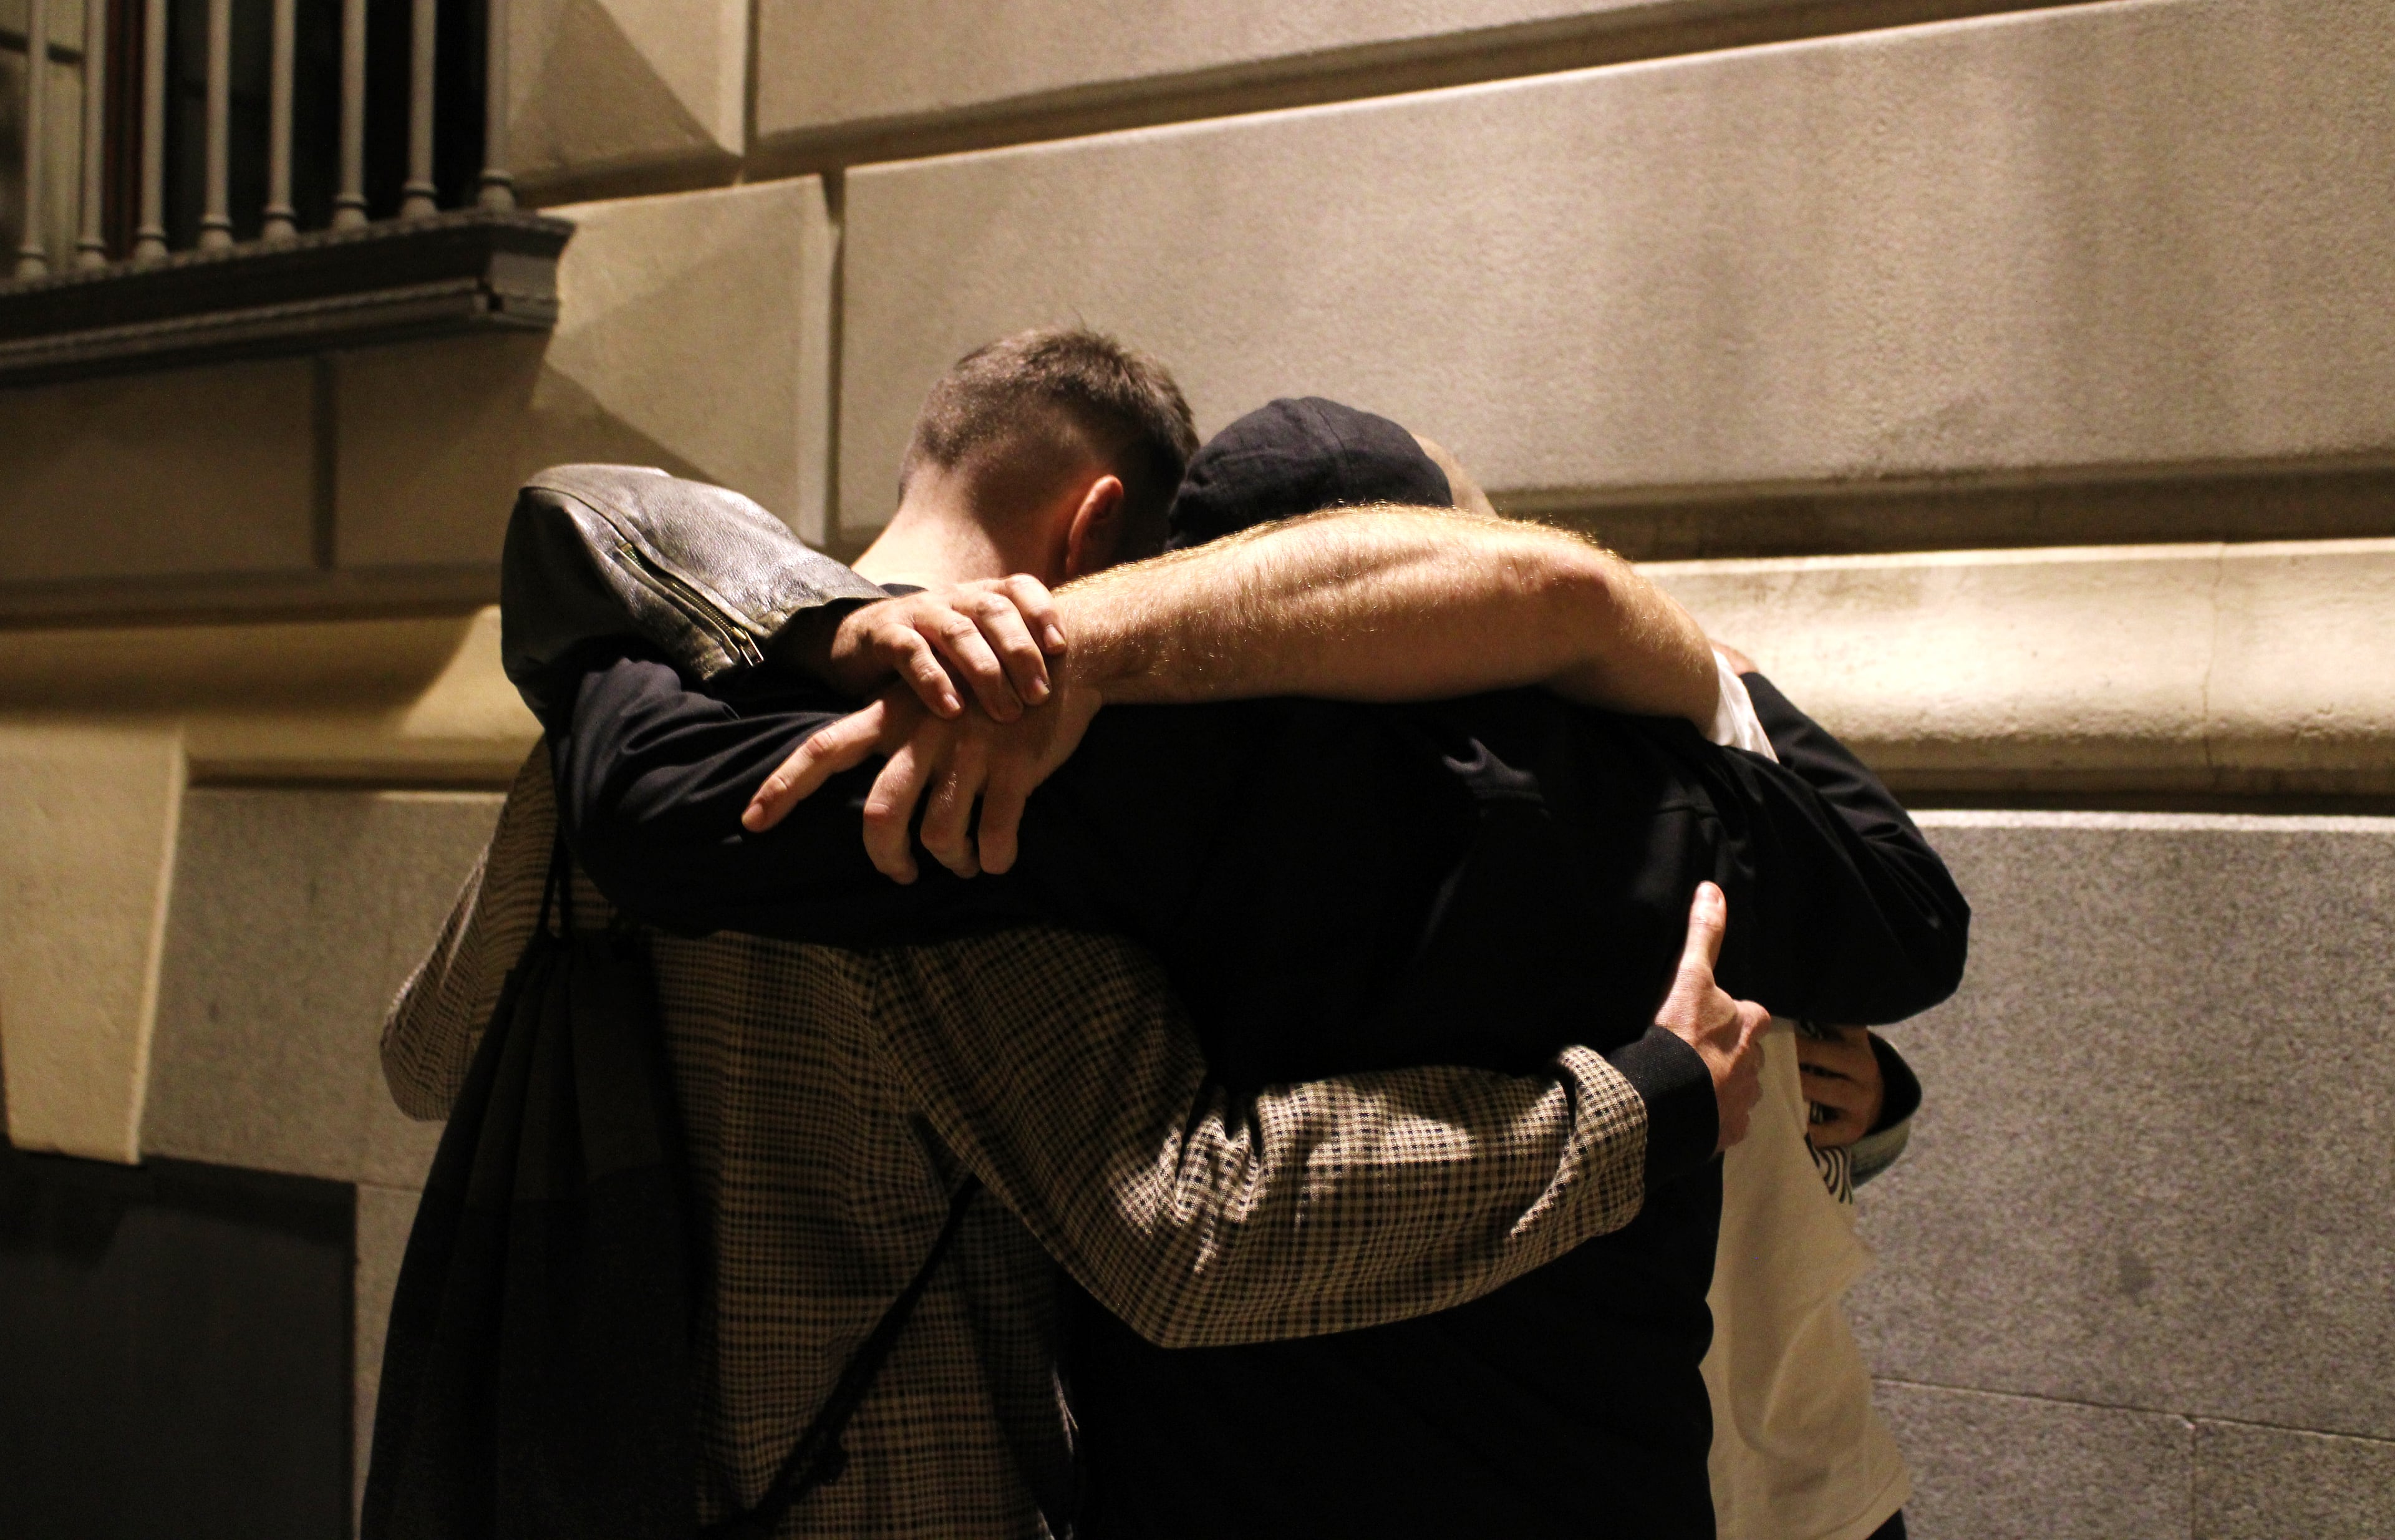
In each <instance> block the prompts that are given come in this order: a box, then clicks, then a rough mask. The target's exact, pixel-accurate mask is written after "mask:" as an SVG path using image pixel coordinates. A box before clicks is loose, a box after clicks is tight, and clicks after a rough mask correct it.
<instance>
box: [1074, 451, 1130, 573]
mask: <svg viewBox="0 0 2395 1540" xmlns="http://www.w3.org/2000/svg"><path fill="white" fill-rule="evenodd" d="M1122 538H1123V484H1122V478H1121V477H1120V476H1113V475H1106V476H1100V477H1099V478H1098V479H1097V480H1096V481H1093V482H1092V483H1091V484H1090V488H1089V490H1088V491H1086V492H1084V493H1082V494H1081V505H1080V506H1079V507H1078V508H1076V509H1075V510H1073V517H1072V519H1071V521H1070V522H1069V523H1067V524H1065V581H1066V582H1070V581H1072V580H1073V579H1074V578H1086V577H1088V576H1089V575H1090V574H1091V573H1092V572H1103V571H1105V569H1106V568H1107V567H1110V566H1112V565H1114V564H1115V562H1116V561H1117V559H1118V556H1117V553H1118V551H1119V550H1120V548H1121V545H1122Z"/></svg>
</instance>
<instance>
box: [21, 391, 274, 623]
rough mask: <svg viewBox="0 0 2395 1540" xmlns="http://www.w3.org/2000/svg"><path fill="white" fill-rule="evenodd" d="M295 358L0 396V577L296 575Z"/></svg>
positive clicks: (38, 579)
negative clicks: (1, 555)
mask: <svg viewBox="0 0 2395 1540" xmlns="http://www.w3.org/2000/svg"><path fill="white" fill-rule="evenodd" d="M312 400H313V384H312V373H311V365H310V364H309V363H308V361H307V360H305V359H280V360H273V361H270V362H265V363H256V364H233V365H222V366H220V367H212V368H204V369H179V370H175V371H171V372H169V373H165V374H147V375H127V376H123V377H120V378H108V379H87V380H76V381H73V382H71V383H67V384H60V385H41V386H32V387H24V388H20V389H17V390H9V391H0V528H5V529H6V530H7V538H6V541H5V545H0V550H5V551H6V552H7V557H6V561H5V564H0V565H5V569H6V570H5V572H0V582H11V583H18V582H43V581H58V580H61V579H74V578H148V577H160V576H166V575H173V574H201V573H258V572H291V571H305V570H306V569H307V568H308V566H309V565H310V564H311V560H312V557H311V529H312V527H313V521H314V507H315V490H314V488H315V479H314V478H315V429H314V423H315V417H314V412H313V409H312V405H311V403H312Z"/></svg>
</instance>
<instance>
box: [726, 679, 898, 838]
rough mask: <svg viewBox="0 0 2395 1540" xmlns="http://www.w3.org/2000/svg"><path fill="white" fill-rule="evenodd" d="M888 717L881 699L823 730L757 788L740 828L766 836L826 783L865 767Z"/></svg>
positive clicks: (742, 812)
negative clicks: (841, 774)
mask: <svg viewBox="0 0 2395 1540" xmlns="http://www.w3.org/2000/svg"><path fill="white" fill-rule="evenodd" d="M888 718H889V708H887V707H886V706H884V705H883V704H882V703H881V702H880V701H878V700H877V701H875V702H874V703H873V704H872V705H870V706H867V707H866V708H865V709H864V710H861V711H852V712H850V713H849V714H848V715H846V716H844V717H841V718H840V720H839V721H837V722H835V723H832V724H829V725H828V726H825V727H822V728H818V729H817V730H816V731H815V732H814V734H813V735H811V736H810V737H808V739H807V741H806V742H804V743H801V744H800V745H799V746H798V748H797V749H795V750H792V751H791V753H790V757H789V758H787V759H786V760H784V761H783V762H782V763H781V764H780V766H779V767H777V768H776V769H775V770H774V773H773V774H772V775H770V776H768V777H765V780H764V783H763V784H762V785H761V786H759V787H758V788H757V793H756V795H755V796H753V797H751V798H749V799H748V806H747V807H746V808H744V809H742V811H741V814H740V827H741V828H743V829H745V830H748V831H749V832H750V833H752V834H761V833H763V832H764V831H765V830H769V829H771V828H773V827H774V825H775V824H777V823H780V822H781V821H782V820H783V819H784V818H786V817H787V816H789V814H790V809H791V808H793V807H796V806H798V805H799V803H801V802H804V801H805V800H806V799H807V798H809V797H811V796H813V795H814V793H815V792H816V791H817V790H819V789H821V787H822V786H823V783H824V782H825V781H827V780H828V779H830V778H831V777H834V776H836V775H838V774H840V772H841V771H843V770H851V769H854V768H855V767H856V766H857V765H860V764H862V763H865V761H866V760H867V758H868V757H869V756H870V755H871V754H872V753H873V752H874V750H876V749H877V748H879V747H880V741H881V734H882V730H883V728H884V726H885V725H886V724H887V722H888Z"/></svg>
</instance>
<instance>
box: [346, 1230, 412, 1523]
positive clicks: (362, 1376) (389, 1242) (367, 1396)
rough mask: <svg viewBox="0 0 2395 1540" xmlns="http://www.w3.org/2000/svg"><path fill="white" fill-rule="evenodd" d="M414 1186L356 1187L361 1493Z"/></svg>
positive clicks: (353, 1304)
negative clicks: (383, 1349)
mask: <svg viewBox="0 0 2395 1540" xmlns="http://www.w3.org/2000/svg"><path fill="white" fill-rule="evenodd" d="M420 1190H421V1189H419V1188H412V1187H411V1188H390V1187H375V1186H372V1185H364V1186H361V1187H360V1188H358V1264H357V1274H356V1280H357V1281H356V1284H355V1292H354V1293H353V1294H351V1299H350V1310H351V1321H353V1323H354V1328H355V1332H356V1346H355V1347H354V1348H353V1349H352V1355H353V1356H352V1357H351V1374H352V1385H353V1388H354V1390H355V1393H356V1396H357V1403H356V1404H357V1410H356V1411H355V1412H354V1413H352V1414H351V1430H352V1431H353V1432H354V1434H355V1435H356V1438H357V1455H356V1463H355V1464H354V1465H353V1466H352V1467H351V1470H352V1471H353V1473H354V1474H355V1477H356V1485H357V1496H358V1499H359V1500H360V1501H363V1500H364V1497H365V1490H366V1467H367V1457H368V1455H370V1454H372V1453H373V1451H374V1423H375V1398H376V1397H377V1395H379V1394H380V1393H381V1391H382V1344H383V1338H384V1336H385V1335H386V1334H388V1331H389V1329H390V1296H391V1293H392V1291H393V1290H394V1289H396V1288H397V1287H398V1286H399V1264H400V1262H401V1260H402V1259H403V1258H404V1257H405V1256H406V1255H407V1231H408V1227H410V1226H411V1225H413V1224H414V1223H415V1222H416V1201H417V1197H418V1196H419V1194H420Z"/></svg>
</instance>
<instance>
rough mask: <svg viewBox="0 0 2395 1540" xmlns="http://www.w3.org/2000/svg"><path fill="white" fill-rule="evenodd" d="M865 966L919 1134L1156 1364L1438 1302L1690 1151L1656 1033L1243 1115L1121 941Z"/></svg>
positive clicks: (1673, 1075) (1376, 1081)
mask: <svg viewBox="0 0 2395 1540" xmlns="http://www.w3.org/2000/svg"><path fill="white" fill-rule="evenodd" d="M885 958H886V963H887V965H888V966H889V968H890V973H889V975H888V976H887V982H886V985H885V988H886V989H887V990H888V995H887V999H888V1002H889V1005H890V1007H891V1008H890V1009H889V1010H887V1011H886V1012H885V1015H884V1020H885V1024H886V1029H887V1030H888V1031H889V1032H890V1034H891V1035H890V1037H889V1039H888V1040H887V1042H886V1047H887V1048H888V1050H889V1053H890V1057H891V1062H892V1064H893V1066H894V1067H895V1068H896V1069H897V1070H898V1072H899V1074H900V1076H901V1078H902V1079H903V1080H904V1081H905V1082H906V1084H907V1085H908V1087H909V1089H910V1091H911V1092H912V1093H913V1094H914V1096H915V1098H916V1102H917V1105H918V1106H919V1107H920V1109H921V1110H922V1113H923V1116H924V1117H925V1119H926V1120H927V1121H928V1122H930V1124H931V1125H932V1126H933V1129H935V1130H936V1131H937V1132H938V1134H939V1135H940V1137H941V1138H942V1140H944V1141H945V1142H946V1144H947V1145H948V1146H949V1147H950V1148H952V1149H953V1150H954V1151H955V1152H956V1153H957V1154H958V1156H959V1158H960V1159H962V1160H963V1161H964V1162H965V1163H966V1164H967V1166H969V1167H970V1168H971V1169H973V1171H974V1173H975V1174H976V1175H979V1176H980V1177H981V1178H982V1179H983V1180H984V1181H985V1182H986V1183H987V1184H988V1186H989V1188H990V1189H991V1190H992V1191H993V1192H994V1193H996V1194H997V1195H998V1196H999V1199H1000V1200H1001V1201H1004V1202H1005V1203H1006V1205H1007V1206H1008V1207H1009V1208H1010V1209H1012V1211H1013V1212H1014V1213H1015V1214H1016V1215H1018V1216H1019V1217H1020V1218H1021V1219H1022V1220H1023V1221H1024V1223H1025V1225H1026V1226H1027V1227H1028V1228H1030V1229H1031V1231H1032V1233H1033V1234H1034V1235H1035V1236H1037V1237H1038V1238H1039V1241H1040V1243H1041V1244H1042V1245H1043V1246H1045V1247H1046V1248H1047V1249H1048V1251H1049V1252H1050V1254H1051V1255H1053V1256H1054V1257H1056V1259H1057V1260H1058V1261H1059V1262H1061V1263H1062V1264H1063V1265H1064V1266H1065V1268H1066V1270H1067V1271H1069V1272H1070V1273H1071V1274H1072V1275H1073V1276H1074V1278H1075V1279H1076V1280H1077V1281H1079V1282H1080V1283H1081V1284H1082V1285H1083V1286H1084V1287H1086V1288H1087V1289H1089V1290H1090V1292H1091V1293H1092V1294H1093V1295H1094V1296H1096V1298H1097V1299H1098V1300H1099V1301H1100V1302H1101V1303H1102V1304H1104V1305H1105V1307H1106V1308H1108V1309H1110V1310H1112V1311H1114V1312H1115V1314H1117V1315H1118V1316H1119V1317H1121V1318H1122V1320H1123V1321H1125V1322H1126V1323H1127V1324H1129V1325H1130V1326H1131V1329H1132V1330H1134V1331H1136V1332H1138V1333H1139V1334H1141V1335H1143V1336H1145V1337H1146V1338H1148V1339H1149V1340H1150V1341H1153V1342H1157V1343H1158V1344H1161V1345H1163V1346H1166V1347H1205V1346H1222V1345H1227V1344H1231V1343H1239V1342H1257V1341H1266V1340H1272V1339H1276V1338H1280V1337H1290V1336H1303V1335H1311V1334H1318V1333H1323V1332H1333V1331H1347V1330H1354V1329H1357V1328H1361V1327H1365V1326H1370V1325H1375V1324H1380V1323H1382V1322H1385V1321H1396V1320H1399V1319H1403V1318H1405V1317H1409V1316H1413V1315H1419V1314H1422V1313H1424V1312H1427V1311H1430V1310H1436V1309H1444V1308H1450V1307H1452V1306H1455V1305H1459V1304H1462V1303H1463V1302H1464V1301H1466V1300H1469V1299H1472V1298H1475V1297H1477V1296H1478V1295H1480V1294H1485V1293H1487V1292H1488V1291H1489V1290H1490V1289H1493V1288H1496V1287H1498V1286H1500V1285H1501V1284H1503V1283H1505V1282H1507V1281H1511V1280H1513V1279H1515V1278H1517V1277H1519V1276H1521V1275H1522V1274H1523V1273H1525V1272H1528V1271H1529V1270H1530V1269H1532V1268H1537V1267H1540V1266H1542V1265H1543V1264H1545V1263H1546V1262H1549V1261H1552V1260H1554V1259H1555V1257H1557V1256H1560V1255H1563V1254H1564V1253H1565V1252H1567V1251H1569V1250H1570V1249H1571V1248H1573V1247H1574V1246H1577V1245H1579V1244H1580V1243H1581V1242H1582V1241H1586V1240H1588V1239H1590V1238H1591V1237H1593V1236H1595V1235H1600V1234H1604V1233H1607V1232H1609V1231H1611V1230H1614V1229H1618V1228H1621V1226H1622V1225H1624V1224H1627V1223H1628V1222H1629V1221H1630V1220H1631V1219H1633V1218H1634V1217H1636V1215H1637V1214H1638V1212H1639V1210H1640V1208H1641V1207H1642V1206H1643V1204H1644V1201H1645V1195H1646V1193H1647V1191H1648V1190H1649V1189H1650V1188H1653V1187H1655V1186H1658V1185H1661V1184H1662V1183H1665V1182H1669V1181H1673V1180H1676V1179H1678V1178H1679V1177H1681V1176H1683V1175H1686V1174H1687V1172H1689V1171H1691V1170H1694V1169H1696V1168H1697V1167H1700V1166H1701V1165H1702V1164H1704V1163H1705V1162H1707V1161H1709V1160H1710V1159H1711V1157H1712V1153H1713V1147H1714V1109H1713V1089H1712V1082H1711V1081H1710V1080H1709V1079H1708V1078H1707V1074H1706V1071H1705V1069H1704V1068H1703V1065H1702V1063H1701V1061H1700V1060H1699V1058H1698V1056H1697V1055H1696V1053H1695V1052H1694V1051H1693V1050H1691V1049H1688V1048H1687V1046H1686V1045H1685V1044H1682V1043H1680V1042H1678V1041H1677V1040H1676V1039H1674V1040H1671V1041H1670V1042H1664V1043H1658V1042H1652V1041H1643V1042H1638V1043H1633V1044H1630V1045H1627V1046H1625V1048H1624V1049H1623V1050H1621V1051H1620V1052H1619V1053H1617V1054H1614V1055H1598V1054H1596V1053H1594V1051H1591V1050H1588V1049H1584V1048H1568V1049H1566V1050H1564V1051H1563V1052H1561V1053H1560V1054H1558V1055H1556V1056H1555V1058H1554V1059H1553V1060H1552V1061H1550V1063H1549V1064H1548V1065H1547V1066H1546V1067H1545V1069H1544V1071H1543V1073H1542V1074H1541V1075H1539V1076H1536V1077H1528V1078H1517V1077H1514V1076H1507V1075H1501V1074H1496V1073H1492V1072H1489V1071H1486V1070H1477V1069H1457V1068H1424V1069H1398V1070H1383V1071H1378V1072H1374V1073H1370V1074H1358V1075H1351V1076H1343V1077H1338V1078H1335V1079H1329V1080H1321V1081H1315V1082H1306V1083H1303V1084H1299V1085H1281V1086H1272V1087H1268V1088H1266V1089H1265V1090H1264V1091H1262V1092H1259V1093H1257V1094H1255V1095H1242V1094H1238V1093H1234V1092H1231V1091H1228V1090H1226V1089H1224V1086H1223V1085H1222V1084H1221V1082H1218V1081H1216V1080H1214V1079H1213V1078H1212V1077H1211V1076H1210V1075H1209V1074H1208V1072H1207V1066H1206V1063H1205V1060H1204V1058H1203V1057H1202V1055H1201V1053H1200V1050H1199V1047H1198V1042H1197V1040H1196V1037H1195V1036H1194V1034H1193V1033H1192V1031H1191V1029H1190V1028H1189V1025H1188V1023H1187V1022H1186V1020H1185V1019H1184V1018H1183V1017H1182V1016H1181V1015H1180V1014H1179V1013H1178V1012H1177V1011H1176V1010H1175V1009H1174V1008H1173V1007H1172V1006H1171V1003H1170V1002H1169V1001H1168V998H1167V996H1166V994H1165V990H1164V980H1163V977H1162V975H1161V974H1160V972H1158V970H1157V969H1156V967H1155V966H1154V965H1153V964H1152V963H1147V962H1146V961H1145V960H1144V959H1143V958H1142V957H1141V956H1140V954H1138V953H1137V952H1135V951H1132V950H1131V949H1128V948H1124V947H1123V946H1122V944H1121V943H1118V942H1111V941H1101V940H1098V939H1096V938H1093V937H1087V936H1065V935H1063V934H1061V933H1058V932H1054V931H1024V930H1018V931H1014V932H1012V933H1008V934H1004V935H1000V936H988V937H983V938H979V939H976V940H973V941H969V942H961V943H958V944H956V945H953V946H949V947H938V948H902V949H893V950H892V951H890V952H889V953H886V954H885ZM1665 1035H1667V1034H1663V1033H1661V1029H1658V1031H1657V1033H1655V1034H1650V1037H1660V1036H1665ZM1691 1091H1693V1093H1694V1095H1691V1094H1689V1093H1690V1092H1691Z"/></svg>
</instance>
